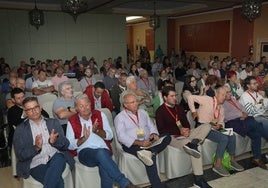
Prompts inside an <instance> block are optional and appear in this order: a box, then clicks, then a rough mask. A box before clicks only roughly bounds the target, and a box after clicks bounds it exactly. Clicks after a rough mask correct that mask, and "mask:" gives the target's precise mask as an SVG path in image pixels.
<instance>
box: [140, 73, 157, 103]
mask: <svg viewBox="0 0 268 188" xmlns="http://www.w3.org/2000/svg"><path fill="white" fill-rule="evenodd" d="M139 73H140V78H141V79H139V80H138V82H137V85H138V88H139V89H141V90H143V91H145V92H146V93H148V94H149V95H150V96H151V97H152V98H154V97H155V83H154V81H153V80H149V79H148V72H147V70H145V69H142V70H141V71H140V72H139Z"/></svg>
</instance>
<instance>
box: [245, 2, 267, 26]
mask: <svg viewBox="0 0 268 188" xmlns="http://www.w3.org/2000/svg"><path fill="white" fill-rule="evenodd" d="M261 5H262V1H261V0H245V1H244V2H243V4H242V15H243V16H244V17H245V18H246V19H248V21H250V22H252V21H253V20H254V19H255V18H257V17H259V16H260V15H261Z"/></svg>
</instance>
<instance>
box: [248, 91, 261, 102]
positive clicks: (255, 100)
mask: <svg viewBox="0 0 268 188" xmlns="http://www.w3.org/2000/svg"><path fill="white" fill-rule="evenodd" d="M247 93H248V94H249V96H250V97H251V98H252V99H253V100H254V102H255V104H256V103H257V98H258V94H257V93H256V98H255V97H253V95H252V94H251V93H250V92H249V91H247Z"/></svg>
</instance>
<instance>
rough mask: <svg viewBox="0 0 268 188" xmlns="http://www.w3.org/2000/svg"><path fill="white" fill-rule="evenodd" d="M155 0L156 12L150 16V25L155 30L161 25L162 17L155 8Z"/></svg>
mask: <svg viewBox="0 0 268 188" xmlns="http://www.w3.org/2000/svg"><path fill="white" fill-rule="evenodd" d="M155 9H156V8H155V1H154V14H153V15H152V16H150V21H149V26H150V27H151V28H153V30H154V31H155V30H156V29H157V28H159V27H160V18H159V16H158V15H156V10H155Z"/></svg>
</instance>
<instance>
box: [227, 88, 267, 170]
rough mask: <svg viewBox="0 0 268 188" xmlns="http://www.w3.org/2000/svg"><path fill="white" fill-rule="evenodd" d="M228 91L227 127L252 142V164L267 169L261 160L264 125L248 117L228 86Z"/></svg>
mask: <svg viewBox="0 0 268 188" xmlns="http://www.w3.org/2000/svg"><path fill="white" fill-rule="evenodd" d="M226 90H227V91H226V97H225V102H224V103H223V108H224V121H225V127H226V128H233V130H234V131H235V132H236V133H237V134H239V135H241V136H243V137H245V136H246V135H247V136H248V137H249V138H250V139H251V140H252V142H251V145H252V153H253V160H252V162H253V163H254V164H256V165H258V166H259V167H261V168H263V169H267V166H266V165H265V163H264V162H263V161H262V160H261V135H263V133H264V132H265V131H264V129H263V125H262V124H261V123H258V122H257V121H255V119H254V117H252V116H248V113H247V112H246V110H245V108H244V107H243V106H242V105H241V104H240V103H239V102H238V101H237V100H236V99H235V98H232V93H231V89H230V88H229V87H228V86H226ZM264 136H265V133H264Z"/></svg>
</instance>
